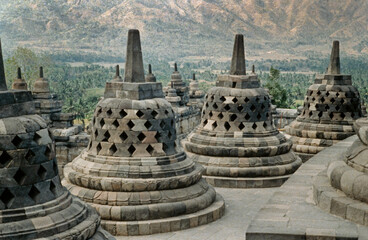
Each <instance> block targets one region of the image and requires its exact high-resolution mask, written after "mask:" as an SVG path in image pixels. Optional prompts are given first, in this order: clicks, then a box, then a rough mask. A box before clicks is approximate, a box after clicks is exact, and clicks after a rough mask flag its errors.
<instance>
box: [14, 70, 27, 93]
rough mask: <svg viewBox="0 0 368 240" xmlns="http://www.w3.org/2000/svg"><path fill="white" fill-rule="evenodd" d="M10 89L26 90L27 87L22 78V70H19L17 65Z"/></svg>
mask: <svg viewBox="0 0 368 240" xmlns="http://www.w3.org/2000/svg"><path fill="white" fill-rule="evenodd" d="M12 89H14V90H28V89H27V83H26V81H25V80H24V79H23V78H22V71H21V69H20V67H18V73H17V78H16V79H14V81H13V84H12Z"/></svg>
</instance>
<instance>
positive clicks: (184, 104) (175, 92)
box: [164, 63, 201, 139]
mask: <svg viewBox="0 0 368 240" xmlns="http://www.w3.org/2000/svg"><path fill="white" fill-rule="evenodd" d="M164 92H165V96H166V100H167V101H168V102H169V103H170V104H171V106H172V108H173V110H174V113H175V122H176V124H175V125H176V133H177V137H178V139H183V138H185V137H186V136H187V135H188V134H189V133H190V132H191V131H192V130H193V129H194V128H195V127H196V126H197V125H198V123H199V121H200V119H201V108H200V107H199V106H198V105H197V104H191V103H189V87H188V86H187V85H186V83H185V82H184V81H183V79H182V76H181V74H180V73H179V71H178V65H177V64H176V63H175V64H174V72H173V73H172V74H171V80H170V82H169V84H168V86H167V87H165V88H164Z"/></svg>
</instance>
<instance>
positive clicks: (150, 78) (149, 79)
mask: <svg viewBox="0 0 368 240" xmlns="http://www.w3.org/2000/svg"><path fill="white" fill-rule="evenodd" d="M146 82H156V77H155V75H154V74H153V73H152V66H151V64H148V74H147V76H146Z"/></svg>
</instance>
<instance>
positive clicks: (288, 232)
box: [223, 136, 368, 240]
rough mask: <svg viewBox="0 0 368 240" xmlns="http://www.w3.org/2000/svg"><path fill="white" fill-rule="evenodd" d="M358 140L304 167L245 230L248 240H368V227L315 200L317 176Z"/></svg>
mask: <svg viewBox="0 0 368 240" xmlns="http://www.w3.org/2000/svg"><path fill="white" fill-rule="evenodd" d="M355 139H357V137H356V136H352V137H349V138H347V139H345V140H344V141H341V142H339V143H337V144H336V145H334V146H332V147H329V148H327V149H325V150H324V151H322V152H320V153H319V154H318V155H316V156H315V157H313V158H311V159H310V160H309V161H308V162H307V163H305V164H303V165H302V166H301V167H300V168H299V169H298V170H297V171H296V172H295V173H294V175H293V176H292V177H290V178H289V180H288V181H287V182H286V183H285V184H284V185H283V186H281V187H280V188H279V189H277V190H276V191H275V193H274V194H273V196H272V197H271V199H270V200H269V201H268V203H267V204H266V205H264V207H263V208H262V209H261V210H260V211H259V212H258V214H257V216H256V217H255V218H254V219H253V221H252V223H251V224H250V226H249V227H248V229H247V230H246V231H247V240H258V239H272V240H277V239H283V240H284V239H359V240H363V239H368V228H367V227H364V226H362V225H357V224H355V223H352V222H350V221H347V220H344V219H342V218H340V217H336V216H333V215H331V214H329V213H328V212H325V211H323V210H322V209H320V208H319V207H317V206H316V205H315V203H314V201H313V191H312V184H313V180H314V179H315V177H316V176H317V175H318V174H319V173H320V172H321V171H323V170H324V169H326V166H327V165H328V164H329V162H331V161H337V160H339V159H341V158H342V157H343V154H344V153H345V151H346V149H347V148H348V147H349V146H350V145H351V144H352V143H353V141H355ZM223 195H225V194H223ZM225 196H226V195H225ZM247 225H248V224H246V223H245V224H244V229H246V228H247Z"/></svg>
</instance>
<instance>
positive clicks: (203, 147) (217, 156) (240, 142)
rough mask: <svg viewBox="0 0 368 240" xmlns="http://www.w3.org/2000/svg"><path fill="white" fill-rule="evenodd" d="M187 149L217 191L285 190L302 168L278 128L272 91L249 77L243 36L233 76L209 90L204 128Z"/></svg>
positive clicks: (237, 40)
mask: <svg viewBox="0 0 368 240" xmlns="http://www.w3.org/2000/svg"><path fill="white" fill-rule="evenodd" d="M183 144H184V147H185V150H186V152H187V154H188V156H190V157H191V158H193V159H194V160H195V161H196V162H198V163H200V164H202V165H203V166H204V167H205V169H206V171H205V173H204V177H205V178H206V180H207V182H208V183H210V184H212V185H213V186H216V187H230V188H253V187H276V186H280V185H282V184H283V183H284V182H285V181H286V180H287V179H288V178H289V177H290V176H291V174H292V173H294V172H295V171H296V169H298V167H299V166H300V165H301V160H300V159H299V158H298V157H297V156H296V155H295V154H294V153H293V152H292V151H291V146H292V143H291V141H290V140H287V139H286V138H285V136H284V135H283V134H281V133H280V132H278V131H277V129H276V128H275V127H274V125H273V121H272V116H271V103H270V97H269V95H268V93H267V91H266V90H265V89H264V88H262V87H261V85H260V82H259V80H258V77H257V75H256V74H255V73H252V74H250V75H245V58H244V42H243V35H237V36H236V38H235V44H234V53H233V59H232V66H231V71H230V75H220V76H219V77H218V79H217V83H216V87H214V88H211V89H210V90H209V91H208V93H207V96H206V101H205V104H204V107H203V111H202V120H201V123H200V125H199V126H198V127H197V128H196V130H194V131H193V132H192V133H191V134H190V135H189V136H188V137H187V139H186V140H184V141H183Z"/></svg>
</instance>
